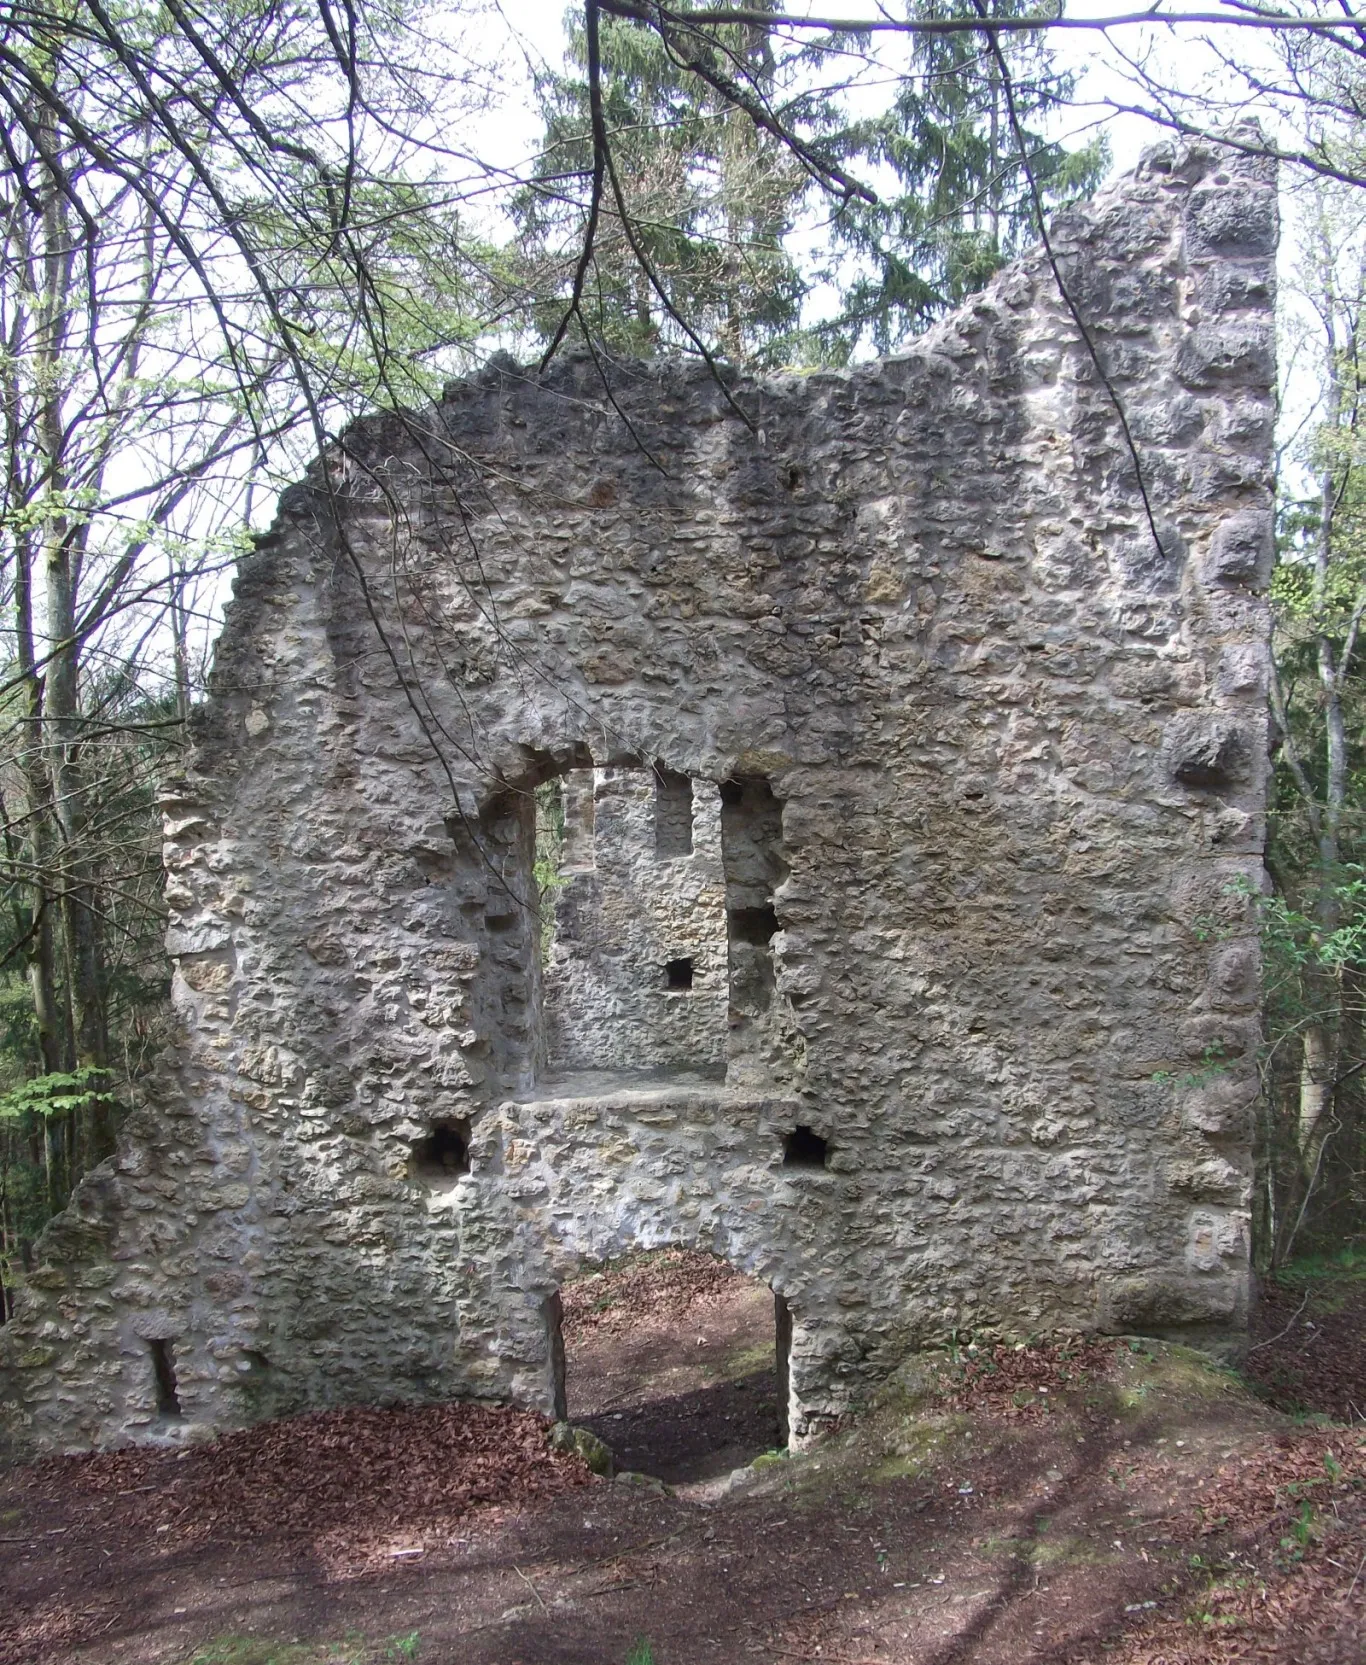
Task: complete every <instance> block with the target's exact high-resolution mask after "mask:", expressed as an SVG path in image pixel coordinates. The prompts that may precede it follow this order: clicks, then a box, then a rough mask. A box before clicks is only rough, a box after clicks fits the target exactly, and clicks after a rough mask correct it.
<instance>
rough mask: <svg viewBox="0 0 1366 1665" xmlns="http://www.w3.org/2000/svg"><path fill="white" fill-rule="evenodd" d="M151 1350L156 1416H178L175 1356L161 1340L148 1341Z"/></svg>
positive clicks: (168, 1344) (170, 1348)
mask: <svg viewBox="0 0 1366 1665" xmlns="http://www.w3.org/2000/svg"><path fill="white" fill-rule="evenodd" d="M147 1345H148V1346H149V1347H150V1348H151V1350H152V1374H153V1376H154V1377H155V1378H156V1386H157V1415H158V1416H179V1415H180V1414H181V1411H180V1396H179V1394H178V1393H177V1392H176V1382H175V1354H174V1351H173V1350H172V1347H171V1343H170V1342H169V1341H167V1340H165V1339H163V1338H158V1339H157V1340H156V1341H149V1342H148V1343H147Z"/></svg>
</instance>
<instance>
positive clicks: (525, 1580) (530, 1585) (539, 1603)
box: [512, 1565, 550, 1617]
mask: <svg viewBox="0 0 1366 1665" xmlns="http://www.w3.org/2000/svg"><path fill="white" fill-rule="evenodd" d="M512 1570H513V1572H515V1573H516V1574H517V1576H518V1578H520V1579H521V1581H522V1583H523V1584H525V1585H526V1587H527V1589H528V1590H530V1591H531V1593H532V1595H533V1596H535V1598H536V1605H537V1606H538V1607H539V1608H540V1610H541V1612H542V1613H544V1614H546V1616H547V1617H549V1614H550V1609H549V1608H548V1607H547V1606H546V1604H545V1603H544V1602H543V1601H542V1600H541V1592H540V1591H539V1590H538V1589H537V1588H536V1586H535V1585H534V1584H533V1583H532V1582H531V1580H530V1579H529V1578H528V1577H527V1575H526V1574H525V1573H524V1572H523V1571H522V1569H521V1568H520V1567H518V1566H515V1565H514V1567H513V1569H512Z"/></svg>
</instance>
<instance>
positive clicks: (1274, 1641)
mask: <svg viewBox="0 0 1366 1665" xmlns="http://www.w3.org/2000/svg"><path fill="white" fill-rule="evenodd" d="M565 1335H566V1347H567V1356H568V1363H569V1378H568V1380H569V1394H570V1412H571V1416H572V1417H573V1419H574V1420H575V1421H576V1422H578V1423H579V1424H581V1425H586V1426H589V1427H592V1428H593V1429H594V1430H595V1431H597V1432H598V1433H599V1434H600V1435H601V1436H602V1437H603V1438H604V1439H606V1440H607V1441H608V1443H609V1444H610V1445H612V1447H613V1448H614V1450H615V1452H616V1453H617V1456H618V1461H619V1463H620V1464H621V1465H623V1466H628V1465H629V1466H630V1467H632V1468H633V1469H634V1470H635V1472H633V1473H628V1474H627V1475H625V1476H624V1477H619V1478H618V1479H617V1480H615V1481H606V1480H602V1479H599V1478H598V1477H596V1476H593V1475H590V1474H589V1473H588V1472H587V1470H586V1469H584V1468H583V1466H582V1465H581V1464H580V1463H579V1462H578V1461H577V1459H575V1458H573V1457H569V1456H563V1455H559V1454H556V1453H554V1452H552V1451H551V1450H550V1449H549V1446H548V1444H547V1441H546V1438H545V1430H544V1426H543V1424H541V1423H540V1422H539V1421H538V1419H537V1418H535V1417H533V1416H530V1415H529V1414H527V1413H524V1412H516V1411H509V1410H500V1409H497V1408H491V1407H479V1406H463V1405H454V1406H437V1407H428V1408H424V1409H415V1410H407V1411H374V1410H370V1411H342V1412H329V1413H325V1414H322V1415H317V1416H310V1417H300V1418H296V1419H292V1420H288V1421H282V1422H276V1423H271V1424H263V1425H261V1426H260V1427H257V1428H253V1429H249V1430H247V1431H245V1432H244V1433H240V1434H233V1435H229V1436H227V1437H225V1438H223V1439H221V1440H218V1441H216V1442H214V1443H212V1444H208V1445H200V1446H196V1447H193V1448H192V1449H190V1450H188V1451H186V1452H182V1453H176V1452H174V1451H149V1450H146V1449H142V1450H138V1451H130V1452H120V1453H114V1454H107V1455H100V1456H95V1457H84V1458H68V1459H60V1460H54V1461H47V1462H43V1463H40V1464H35V1465H32V1466H30V1467H27V1468H20V1469H14V1470H11V1471H9V1472H8V1473H7V1474H0V1661H3V1662H4V1665H21V1662H22V1665H55V1662H58V1661H60V1662H62V1665H66V1662H71V1665H378V1662H381V1661H402V1660H418V1661H422V1662H424V1665H703V1662H713V1661H714V1662H717V1665H721V1662H725V1665H746V1662H749V1661H755V1662H757V1665H791V1662H794V1661H806V1662H809V1665H874V1662H877V1665H950V1662H953V1665H1045V1662H1047V1665H1083V1662H1084V1665H1196V1662H1199V1665H1233V1662H1234V1661H1239V1662H1241V1661H1253V1660H1255V1661H1260V1662H1265V1665H1271V1662H1276V1665H1363V1661H1366V1421H1363V1411H1366V1266H1363V1265H1362V1264H1361V1263H1359V1262H1358V1263H1353V1262H1352V1261H1351V1260H1350V1257H1347V1258H1344V1259H1343V1260H1342V1261H1340V1262H1338V1263H1337V1264H1335V1265H1332V1266H1318V1267H1308V1268H1305V1269H1304V1270H1303V1271H1302V1272H1301V1273H1299V1274H1298V1275H1297V1276H1295V1277H1292V1278H1287V1279H1286V1280H1284V1281H1283V1282H1282V1283H1281V1284H1280V1285H1278V1286H1277V1287H1275V1288H1273V1289H1271V1290H1269V1291H1268V1292H1267V1294H1266V1298H1265V1299H1264V1301H1263V1302H1262V1305H1261V1308H1260V1311H1259V1315H1258V1331H1257V1334H1256V1335H1255V1336H1254V1341H1255V1343H1256V1346H1255V1348H1254V1351H1253V1352H1252V1353H1251V1354H1250V1355H1249V1358H1248V1363H1247V1366H1246V1368H1245V1371H1244V1372H1243V1373H1242V1374H1241V1375H1234V1374H1232V1373H1230V1372H1226V1371H1222V1370H1220V1369H1218V1368H1217V1367H1214V1366H1212V1365H1211V1364H1210V1362H1209V1361H1208V1360H1207V1359H1205V1358H1203V1357H1202V1356H1201V1355H1198V1354H1195V1353H1191V1352H1188V1351H1187V1350H1185V1349H1183V1348H1179V1347H1170V1346H1165V1345H1163V1344H1160V1343H1156V1342H1147V1341H1142V1340H1138V1339H1133V1340H1128V1339H1120V1340H1114V1339H1106V1340H1100V1341H1097V1340H1087V1341H1078V1342H1074V1343H1072V1344H1071V1345H1052V1346H1031V1347H1024V1348H997V1347H990V1346H983V1347H981V1348H977V1349H972V1348H968V1349H965V1350H964V1351H962V1352H961V1353H960V1354H958V1355H957V1357H955V1358H950V1357H947V1356H946V1357H944V1358H943V1359H942V1360H940V1361H939V1362H938V1363H937V1364H932V1365H931V1364H926V1363H924V1362H923V1361H922V1362H921V1363H919V1364H917V1365H915V1366H913V1367H911V1368H909V1369H908V1370H906V1371H904V1372H903V1373H902V1375H901V1377H899V1378H898V1379H897V1380H896V1381H894V1382H893V1383H891V1384H890V1385H889V1387H888V1389H887V1391H886V1393H885V1394H884V1395H883V1398H882V1400H881V1402H880V1403H879V1404H877V1405H876V1406H874V1407H871V1408H870V1409H869V1410H868V1411H867V1412H866V1413H865V1414H864V1415H863V1416H862V1417H861V1418H860V1419H859V1421H858V1422H857V1424H854V1425H852V1426H850V1427H849V1428H847V1429H845V1430H843V1431H841V1432H839V1433H837V1434H836V1435H834V1436H833V1437H832V1438H830V1439H829V1440H827V1441H826V1442H825V1443H824V1444H822V1445H821V1446H820V1447H819V1448H818V1449H816V1450H814V1451H812V1452H809V1453H807V1454H805V1455H798V1456H792V1457H787V1456H784V1455H781V1454H779V1453H777V1452H776V1451H775V1450H773V1449H772V1448H773V1447H774V1445H775V1444H776V1440H777V1437H778V1436H777V1396H776V1383H775V1381H774V1377H773V1310H772V1297H771V1296H770V1295H769V1294H768V1292H767V1291H766V1290H762V1289H759V1288H757V1287H756V1286H753V1285H751V1284H749V1283H747V1282H746V1281H745V1280H743V1279H739V1278H738V1277H736V1275H735V1274H732V1273H730V1272H728V1271H727V1270H726V1269H724V1268H722V1267H718V1266H717V1265H716V1264H715V1263H712V1262H710V1261H708V1260H706V1259H704V1258H703V1257H701V1256H694V1255H689V1254H685V1253H683V1252H681V1251H668V1252H666V1253H664V1254H662V1255H656V1256H652V1257H647V1258H645V1259H644V1260H643V1261H639V1262H636V1263H634V1264H632V1265H629V1266H626V1267H623V1268H620V1269H613V1270H609V1271H608V1272H606V1273H605V1274H602V1275H599V1276H597V1277H594V1278H591V1279H587V1280H584V1281H583V1282H582V1283H580V1284H578V1285H575V1286H573V1287H572V1288H570V1289H567V1290H566V1291H565ZM641 1471H645V1473H642V1472H641ZM647 1473H648V1474H649V1475H651V1476H654V1478H646V1477H645V1476H646V1474H647ZM666 1481H669V1482H671V1483H670V1484H665V1482H666Z"/></svg>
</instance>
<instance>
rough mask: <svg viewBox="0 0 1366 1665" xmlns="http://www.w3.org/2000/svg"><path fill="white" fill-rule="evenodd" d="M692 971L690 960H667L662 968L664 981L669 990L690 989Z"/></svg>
mask: <svg viewBox="0 0 1366 1665" xmlns="http://www.w3.org/2000/svg"><path fill="white" fill-rule="evenodd" d="M692 978H693V969H692V961H691V960H669V961H668V962H667V963H666V964H665V967H664V979H665V984H666V986H667V987H669V988H671V989H690V988H691V987H692Z"/></svg>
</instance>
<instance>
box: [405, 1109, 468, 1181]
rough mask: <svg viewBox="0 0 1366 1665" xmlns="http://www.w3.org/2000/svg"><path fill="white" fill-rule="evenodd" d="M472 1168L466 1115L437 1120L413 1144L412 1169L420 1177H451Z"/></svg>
mask: <svg viewBox="0 0 1366 1665" xmlns="http://www.w3.org/2000/svg"><path fill="white" fill-rule="evenodd" d="M469 1171H470V1124H469V1123H468V1122H467V1121H465V1120H464V1119H463V1118H460V1119H458V1120H454V1121H445V1122H435V1123H433V1125H432V1130H431V1132H430V1133H429V1134H428V1135H427V1137H426V1138H425V1139H419V1140H418V1142H417V1143H416V1144H415V1145H414V1146H413V1158H412V1172H413V1175H414V1177H415V1178H417V1179H426V1180H443V1179H444V1180H449V1179H455V1178H456V1177H457V1176H458V1175H460V1174H467V1173H468V1172H469Z"/></svg>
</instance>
